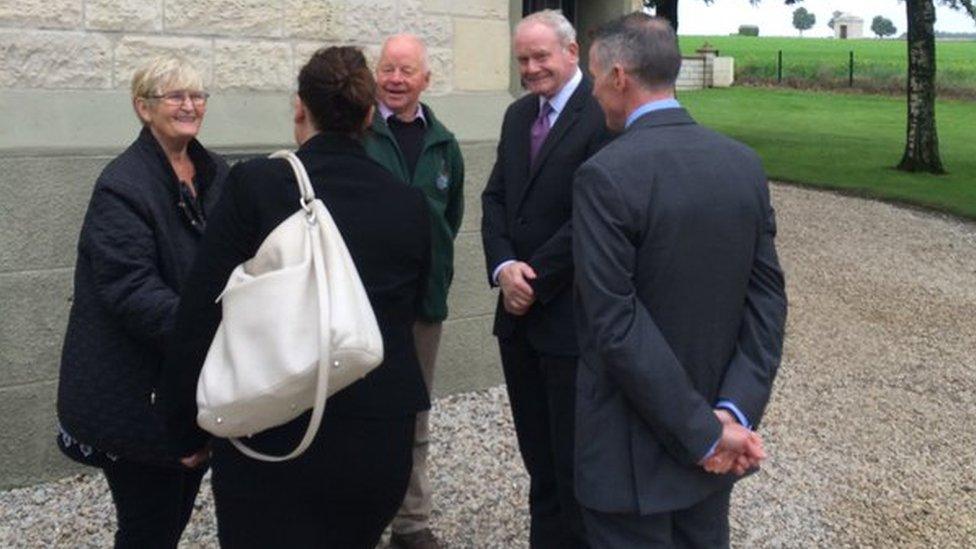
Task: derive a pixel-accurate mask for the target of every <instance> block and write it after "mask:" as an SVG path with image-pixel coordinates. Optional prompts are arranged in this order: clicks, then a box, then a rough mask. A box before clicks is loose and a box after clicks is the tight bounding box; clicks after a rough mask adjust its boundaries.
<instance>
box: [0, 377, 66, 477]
mask: <svg viewBox="0 0 976 549" xmlns="http://www.w3.org/2000/svg"><path fill="white" fill-rule="evenodd" d="M56 394H57V382H54V381H50V382H46V383H36V384H30V385H20V386H17V387H7V388H0V433H3V436H2V437H0V490H3V489H7V488H14V487H17V486H25V485H29V484H34V483H37V482H41V481H45V480H53V479H56V478H60V477H63V476H65V475H69V474H72V473H78V472H81V471H82V468H81V466H79V465H76V464H75V463H74V462H72V461H70V460H69V459H68V458H66V457H64V456H63V455H62V454H61V452H60V451H59V450H58V448H57V445H56V444H55V442H54V440H55V436H57V432H58V431H57V429H58V427H57V425H58V424H57V416H56V414H55V410H54V404H55V398H56Z"/></svg>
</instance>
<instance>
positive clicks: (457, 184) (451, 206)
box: [365, 105, 464, 322]
mask: <svg viewBox="0 0 976 549" xmlns="http://www.w3.org/2000/svg"><path fill="white" fill-rule="evenodd" d="M422 108H423V109H424V118H425V119H426V121H427V132H426V134H425V135H424V147H423V151H422V152H421V153H420V159H419V160H418V161H417V168H416V171H415V172H414V174H413V178H411V177H410V175H409V173H408V171H407V170H408V168H407V162H406V159H404V157H403V152H402V151H400V146H399V145H398V144H397V141H396V138H395V137H393V134H392V133H391V132H390V128H389V127H388V126H387V125H386V121H385V120H383V117H382V116H380V114H379V109H377V112H376V115H375V116H374V117H373V124H372V125H371V126H370V129H369V131H367V132H366V139H365V145H366V152H367V153H369V156H370V157H371V158H373V160H376V161H377V162H379V163H380V164H382V165H383V166H384V167H385V168H386V169H387V170H389V171H390V172H392V173H393V175H396V176H397V177H399V178H400V179H401V180H403V181H405V182H407V183H408V184H410V185H413V186H415V187H418V188H420V189H421V190H422V191H424V194H425V195H427V203H428V204H429V205H430V214H431V223H430V226H431V232H432V234H431V258H432V262H431V269H430V280H429V281H428V282H427V295H426V296H425V298H424V303H423V306H422V307H421V312H420V318H421V320H424V321H427V322H440V321H442V320H444V319H445V318H447V291H448V289H449V288H450V287H451V280H452V279H453V278H454V237H456V236H457V233H458V229H460V228H461V216H462V215H463V213H464V160H463V159H462V158H461V148H460V147H459V146H458V142H457V139H455V137H454V134H452V133H451V132H449V131H448V130H447V128H445V127H444V125H443V124H441V123H440V122H439V121H438V120H437V119H436V118H434V113H433V112H432V111H431V110H430V108H429V107H428V106H427V105H422Z"/></svg>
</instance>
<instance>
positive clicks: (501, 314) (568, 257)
mask: <svg viewBox="0 0 976 549" xmlns="http://www.w3.org/2000/svg"><path fill="white" fill-rule="evenodd" d="M591 90H592V85H591V84H590V82H589V81H588V80H587V79H586V78H584V79H583V80H582V82H580V84H579V86H578V87H577V88H576V91H575V92H573V95H572V96H571V97H570V99H569V101H567V103H566V106H565V107H564V109H563V111H562V112H561V113H560V115H559V118H557V119H556V124H555V125H554V126H553V127H552V129H551V130H550V131H549V135H548V136H547V138H546V141H545V143H544V144H543V145H542V148H541V149H540V151H539V156H538V158H537V159H536V162H535V165H534V166H529V131H530V129H531V127H532V123H533V122H534V121H535V119H536V117H537V116H538V114H539V98H538V96H536V95H527V96H525V97H522V98H521V99H518V100H517V101H515V102H514V103H512V104H511V105H510V106H509V107H508V110H507V111H506V112H505V119H504V121H503V122H502V131H501V139H500V141H499V143H498V156H497V159H496V160H495V167H494V168H493V169H492V171H491V176H490V177H489V178H488V184H487V185H486V186H485V190H484V192H483V193H482V195H481V204H482V212H483V217H482V220H481V238H482V240H483V243H484V250H485V262H486V264H487V268H488V282H489V284H494V282H493V281H492V272H493V271H494V269H495V267H497V266H498V264H500V263H501V262H502V261H505V260H507V259H517V260H520V261H525V262H527V263H528V264H529V265H531V266H532V268H533V269H534V270H535V272H536V274H537V275H538V278H536V279H535V280H534V281H533V282H532V286H533V289H534V291H535V293H536V303H535V304H533V306H532V308H531V309H530V310H529V312H528V314H527V315H526V316H525V317H523V318H519V317H516V316H514V315H511V314H509V313H507V312H506V311H505V309H504V307H503V306H502V304H501V299H500V298H499V302H498V307H497V309H496V311H495V326H494V334H495V335H496V336H498V337H501V338H505V337H508V336H510V335H511V334H512V332H513V331H514V330H515V329H516V328H517V327H519V326H520V325H521V326H524V329H525V330H526V331H527V332H526V333H527V336H528V339H529V341H530V343H531V344H532V345H533V346H534V347H535V348H536V350H537V351H540V352H544V353H547V354H552V355H559V356H573V355H576V354H577V353H578V348H577V345H576V334H575V330H574V328H573V312H572V311H573V309H572V292H571V291H570V289H571V287H572V282H573V256H572V225H571V221H570V220H571V217H572V211H573V207H572V182H573V173H574V172H575V171H576V168H578V167H579V165H580V164H582V163H583V162H584V161H585V160H586V159H587V158H589V157H590V156H592V155H593V153H595V152H596V151H598V150H600V148H601V147H603V145H604V144H605V143H606V142H607V141H608V140H609V138H610V135H609V133H608V132H607V130H606V127H605V125H604V118H603V111H601V110H600V106H599V104H597V102H596V100H595V99H593V97H592V96H591V95H590V93H591Z"/></svg>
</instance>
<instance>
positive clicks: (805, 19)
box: [793, 8, 817, 36]
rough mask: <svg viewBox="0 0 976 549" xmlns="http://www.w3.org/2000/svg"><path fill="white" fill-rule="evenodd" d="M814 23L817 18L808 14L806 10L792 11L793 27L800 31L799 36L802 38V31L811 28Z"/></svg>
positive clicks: (797, 9)
mask: <svg viewBox="0 0 976 549" xmlns="http://www.w3.org/2000/svg"><path fill="white" fill-rule="evenodd" d="M816 22H817V16H816V15H814V14H812V13H810V12H808V11H807V9H806V8H796V9H795V10H794V11H793V26H794V27H796V30H798V31H800V36H803V31H805V30H807V29H809V28H810V27H812V26H813V25H814V23H816Z"/></svg>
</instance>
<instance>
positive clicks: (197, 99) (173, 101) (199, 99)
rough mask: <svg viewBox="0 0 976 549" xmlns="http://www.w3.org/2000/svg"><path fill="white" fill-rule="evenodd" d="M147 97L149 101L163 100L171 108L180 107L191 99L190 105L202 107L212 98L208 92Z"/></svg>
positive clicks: (172, 93)
mask: <svg viewBox="0 0 976 549" xmlns="http://www.w3.org/2000/svg"><path fill="white" fill-rule="evenodd" d="M146 97H148V98H149V99H162V100H163V103H166V104H167V105H169V106H171V107H179V106H180V105H182V104H183V102H184V101H186V99H187V98H188V97H189V98H190V103H193V106H194V107H202V106H203V105H206V104H207V99H208V98H209V97H210V94H209V93H207V92H187V91H173V92H168V93H164V94H162V95H148V96H146Z"/></svg>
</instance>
